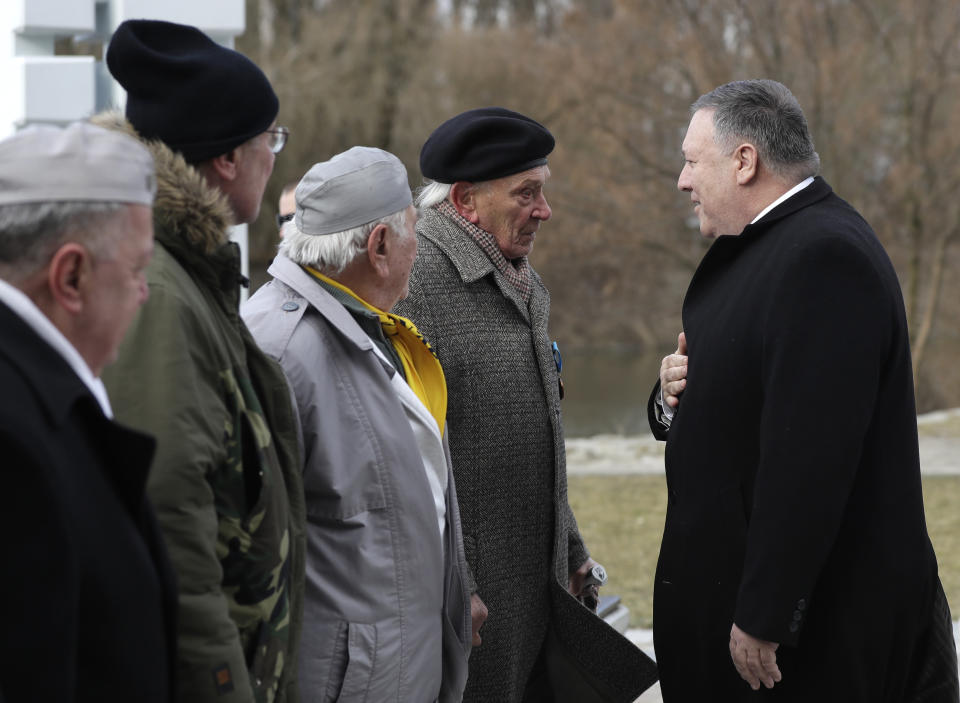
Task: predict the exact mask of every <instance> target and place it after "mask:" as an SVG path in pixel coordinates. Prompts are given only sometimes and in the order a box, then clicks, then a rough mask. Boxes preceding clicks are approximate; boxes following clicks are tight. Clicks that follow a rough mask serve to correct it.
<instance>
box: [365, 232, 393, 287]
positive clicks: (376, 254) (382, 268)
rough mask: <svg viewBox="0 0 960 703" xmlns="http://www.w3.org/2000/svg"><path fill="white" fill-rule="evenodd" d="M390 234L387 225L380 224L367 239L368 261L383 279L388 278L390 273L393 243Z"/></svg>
mask: <svg viewBox="0 0 960 703" xmlns="http://www.w3.org/2000/svg"><path fill="white" fill-rule="evenodd" d="M388 232H389V230H388V229H387V226H386V225H384V224H379V225H377V226H376V227H374V228H373V231H372V232H370V236H369V237H367V260H368V261H369V262H370V267H371V268H372V269H373V270H374V272H375V273H376V274H377V276H379V277H381V278H386V277H387V275H388V274H389V272H390V266H389V261H388V254H389V250H390V246H391V243H390V242H389V241H388V240H389V237H388V236H387V235H388Z"/></svg>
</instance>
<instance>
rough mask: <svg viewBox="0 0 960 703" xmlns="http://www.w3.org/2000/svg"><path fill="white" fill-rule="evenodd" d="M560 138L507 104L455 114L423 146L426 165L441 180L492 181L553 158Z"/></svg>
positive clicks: (426, 173) (423, 170)
mask: <svg viewBox="0 0 960 703" xmlns="http://www.w3.org/2000/svg"><path fill="white" fill-rule="evenodd" d="M553 145H554V139H553V135H552V134H550V131H549V130H548V129H547V128H546V127H544V126H543V125H542V124H540V123H539V122H535V121H534V120H531V119H530V118H529V117H525V116H524V115H521V114H520V113H518V112H513V111H511V110H505V109H504V108H502V107H481V108H477V109H475V110H467V111H466V112H463V113H461V114H459V115H457V116H456V117H451V118H450V119H449V120H447V121H446V122H444V123H443V124H442V125H440V126H439V127H437V128H436V129H435V130H434V131H433V134H431V135H430V137H429V138H428V139H427V141H426V143H425V144H424V145H423V148H422V149H421V150H420V171H421V173H423V175H424V176H425V177H427V178H429V179H431V180H434V181H438V182H440V183H456V182H457V181H491V180H493V179H495V178H502V177H503V176H510V175H512V174H514V173H520V172H521V171H526V170H528V169H531V168H534V167H536V166H542V165H544V164H545V163H547V154H549V153H550V152H551V151H553Z"/></svg>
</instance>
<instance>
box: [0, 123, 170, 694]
mask: <svg viewBox="0 0 960 703" xmlns="http://www.w3.org/2000/svg"><path fill="white" fill-rule="evenodd" d="M0 184H2V185H0V389H2V393H0V485H2V487H3V496H4V501H3V507H2V508H0V564H2V565H3V566H2V568H3V577H2V578H0V609H2V625H0V690H2V694H0V699H3V700H4V701H6V703H16V702H19V701H30V702H31V703H62V702H63V701H97V702H103V701H107V702H110V703H112V702H117V703H119V702H121V701H122V702H124V703H127V702H129V701H140V702H143V701H148V702H150V703H167V702H168V701H171V700H172V693H173V690H174V688H173V661H174V658H173V654H174V641H175V640H174V616H175V607H176V599H175V589H174V585H173V577H172V572H171V571H170V567H169V565H168V563H167V559H166V552H165V548H164V546H163V543H162V540H161V538H160V533H159V531H158V528H157V526H156V524H155V522H154V517H153V512H152V510H151V508H150V505H149V504H148V502H147V500H146V498H145V497H144V486H145V484H146V480H147V471H148V469H149V466H150V461H151V459H152V456H153V450H154V441H153V439H152V438H150V437H148V436H147V435H143V434H141V433H139V432H135V431H133V430H129V429H127V428H124V427H122V426H120V425H118V424H117V423H115V422H114V421H113V420H112V419H111V417H112V413H111V409H110V402H109V399H108V397H107V394H106V391H105V390H104V386H103V384H102V383H101V382H100V379H99V374H100V371H101V369H102V368H103V366H104V365H105V364H106V363H108V362H109V361H111V360H112V358H113V356H114V354H115V351H116V348H117V345H118V344H119V343H120V339H121V338H122V336H123V333H124V331H125V330H126V327H127V325H128V324H129V322H130V320H131V318H132V317H133V314H134V312H136V310H137V308H138V307H139V306H140V304H141V303H143V301H144V300H145V299H146V281H145V279H144V270H145V268H146V265H147V262H148V261H149V259H150V256H151V253H152V251H153V223H152V214H151V203H152V201H153V196H154V192H155V178H154V165H153V158H152V157H151V156H150V153H149V152H148V151H147V150H146V148H144V147H143V146H141V145H140V144H138V143H137V142H136V141H135V140H134V139H132V138H130V137H127V136H124V135H121V134H118V133H111V132H108V131H106V130H103V129H101V128H99V127H93V126H92V125H89V124H79V123H78V124H73V125H71V126H69V127H67V128H66V129H60V128H54V127H43V128H31V129H28V130H24V131H23V132H21V133H19V134H17V135H15V136H13V137H11V138H9V139H7V140H5V141H3V142H0Z"/></svg>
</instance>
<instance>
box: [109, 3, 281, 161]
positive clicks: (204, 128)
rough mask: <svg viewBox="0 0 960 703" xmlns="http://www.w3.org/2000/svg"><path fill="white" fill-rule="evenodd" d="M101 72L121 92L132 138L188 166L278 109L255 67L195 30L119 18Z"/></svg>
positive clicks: (224, 148) (236, 140)
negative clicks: (156, 143) (153, 142)
mask: <svg viewBox="0 0 960 703" xmlns="http://www.w3.org/2000/svg"><path fill="white" fill-rule="evenodd" d="M107 67H108V68H109V69H110V73H111V74H113V77H114V78H116V79H117V81H118V82H119V83H120V85H121V86H123V88H124V89H125V90H126V91H127V110H126V114H127V119H128V120H130V122H131V124H133V126H134V127H135V128H136V130H137V131H138V132H139V133H140V135H141V136H142V137H144V138H146V139H159V140H160V141H162V142H163V143H165V144H167V145H168V146H169V147H171V148H172V149H173V150H174V151H179V152H180V153H182V154H183V156H184V158H185V159H186V160H187V161H188V162H190V163H198V162H200V161H204V160H205V159H209V158H213V157H214V156H220V155H221V154H225V153H227V152H228V151H230V150H231V149H233V148H234V147H237V146H239V145H241V144H243V143H244V142H245V141H247V140H248V139H252V138H253V137H255V136H257V135H258V134H262V133H263V132H264V131H266V130H267V129H269V128H270V125H271V124H273V121H274V120H275V119H276V117H277V112H278V111H279V109H280V103H279V101H278V100H277V95H276V93H274V92H273V88H272V87H271V86H270V81H269V80H267V77H266V76H265V75H264V74H263V71H261V70H260V69H259V68H258V67H257V65H256V64H254V63H253V62H252V61H251V60H250V59H248V58H247V57H246V56H244V55H243V54H240V53H238V52H236V51H233V50H232V49H227V48H226V47H223V46H220V45H219V44H217V43H216V42H215V41H213V40H212V39H211V38H210V37H208V36H207V35H206V34H204V33H203V32H201V31H200V30H199V29H197V28H196V27H190V26H187V25H183V24H174V23H172V22H161V21H157V20H127V21H126V22H124V23H122V24H121V25H120V26H119V27H117V31H116V32H115V33H114V35H113V38H112V39H111V40H110V46H109V48H108V49H107Z"/></svg>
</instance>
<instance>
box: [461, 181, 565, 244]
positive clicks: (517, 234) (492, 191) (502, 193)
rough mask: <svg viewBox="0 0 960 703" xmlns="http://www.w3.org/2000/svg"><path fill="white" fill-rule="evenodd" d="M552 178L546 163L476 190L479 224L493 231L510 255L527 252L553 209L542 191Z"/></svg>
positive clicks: (486, 184) (488, 183) (491, 232)
mask: <svg viewBox="0 0 960 703" xmlns="http://www.w3.org/2000/svg"><path fill="white" fill-rule="evenodd" d="M548 178H550V169H549V168H548V167H547V166H537V167H536V168H532V169H530V170H529V171H523V172H521V173H515V174H513V175H512V176H505V177H504V178H498V179H497V180H494V181H488V182H487V183H484V184H481V185H480V186H479V187H478V188H477V190H476V191H475V197H476V213H477V216H478V217H479V220H478V222H477V223H476V224H477V226H478V227H480V228H482V229H485V230H486V231H487V232H490V234H492V235H493V236H494V237H495V238H496V240H497V244H499V245H500V251H502V252H503V255H504V256H505V257H506V258H507V259H516V258H518V257H521V256H527V255H529V254H530V251H531V250H532V249H533V240H534V239H535V238H536V236H537V230H538V229H540V223H541V222H544V221H546V220H549V219H550V215H551V214H552V211H551V210H550V206H549V205H548V204H547V199H546V197H545V196H544V194H543V188H544V185H545V184H546V182H547V179H548Z"/></svg>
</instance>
